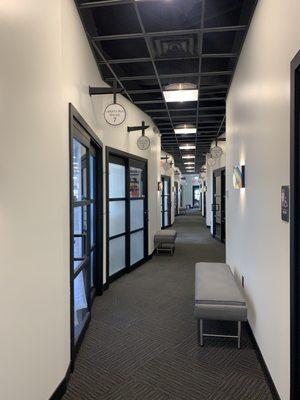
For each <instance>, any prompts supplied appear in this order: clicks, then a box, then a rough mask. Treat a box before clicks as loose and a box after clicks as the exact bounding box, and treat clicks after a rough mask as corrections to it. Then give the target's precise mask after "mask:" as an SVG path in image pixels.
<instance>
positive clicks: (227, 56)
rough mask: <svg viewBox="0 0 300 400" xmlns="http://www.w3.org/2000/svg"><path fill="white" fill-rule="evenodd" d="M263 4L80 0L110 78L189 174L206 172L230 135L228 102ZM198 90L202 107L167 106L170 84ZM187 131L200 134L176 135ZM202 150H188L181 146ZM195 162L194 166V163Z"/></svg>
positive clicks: (98, 55) (198, 103)
mask: <svg viewBox="0 0 300 400" xmlns="http://www.w3.org/2000/svg"><path fill="white" fill-rule="evenodd" d="M256 4H257V0H102V1H99V0H94V1H89V2H87V1H86V0H76V5H77V8H78V11H79V13H80V17H81V19H82V21H83V24H84V28H85V30H86V32H87V36H88V39H89V41H90V44H91V46H92V49H93V52H94V56H95V59H96V62H97V64H98V67H99V70H100V72H101V75H102V78H103V80H104V81H105V82H107V83H108V84H110V85H111V84H112V81H113V80H115V79H117V81H118V84H119V85H120V86H122V87H123V88H124V90H125V92H124V94H125V96H127V97H128V98H129V100H131V101H132V102H133V103H134V104H136V105H137V106H138V107H139V108H140V109H141V110H143V111H144V112H146V113H147V114H148V115H150V116H151V117H152V118H153V120H154V122H155V123H156V124H157V126H158V128H159V130H160V132H161V134H162V138H161V139H162V148H163V149H164V150H165V151H167V152H169V153H171V154H172V155H173V156H174V159H175V163H176V165H177V166H178V167H179V168H180V169H181V171H182V172H185V168H184V161H186V160H185V159H182V156H183V155H184V154H188V153H191V154H193V155H195V156H196V158H195V165H196V171H197V172H198V171H199V169H200V167H201V165H202V164H203V162H204V158H203V156H204V155H205V154H206V153H207V152H208V151H209V148H210V144H211V142H212V141H213V140H214V139H215V138H216V137H218V136H219V135H221V134H222V133H224V132H225V125H226V120H225V115H226V114H225V100H226V96H227V94H228V89H229V87H230V84H231V80H232V77H233V74H234V71H235V67H236V64H237V60H238V57H239V54H240V51H241V48H242V44H243V41H244V38H245V36H246V33H247V30H248V27H249V24H250V21H251V18H252V15H253V12H254V9H255V6H256ZM178 83H189V84H194V85H196V87H197V88H198V90H199V97H198V101H194V102H180V103H179V102H176V103H166V101H165V99H164V96H163V93H162V91H163V90H164V88H165V87H166V86H167V85H169V84H178ZM183 123H187V124H192V125H194V126H196V127H197V133H196V134H191V135H176V134H175V133H174V127H176V126H177V125H180V124H183ZM183 144H190V145H195V146H196V150H191V151H187V150H181V149H180V148H179V146H180V145H183ZM188 161H189V160H188Z"/></svg>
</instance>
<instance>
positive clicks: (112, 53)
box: [97, 38, 149, 59]
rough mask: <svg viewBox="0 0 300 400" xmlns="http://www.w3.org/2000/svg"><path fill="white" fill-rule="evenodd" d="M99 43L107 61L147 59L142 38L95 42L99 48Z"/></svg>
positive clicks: (147, 53) (146, 50)
mask: <svg viewBox="0 0 300 400" xmlns="http://www.w3.org/2000/svg"><path fill="white" fill-rule="evenodd" d="M100 43H101V48H102V50H103V51H104V52H105V54H106V55H107V58H108V59H120V58H134V57H149V52H148V49H147V45H146V43H145V40H144V39H143V38H137V39H122V40H107V41H104V42H97V45H98V46H99V47H100Z"/></svg>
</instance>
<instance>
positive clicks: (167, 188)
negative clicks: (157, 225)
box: [161, 175, 172, 229]
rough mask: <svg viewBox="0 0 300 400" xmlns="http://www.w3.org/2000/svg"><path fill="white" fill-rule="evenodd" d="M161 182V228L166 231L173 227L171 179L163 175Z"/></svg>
mask: <svg viewBox="0 0 300 400" xmlns="http://www.w3.org/2000/svg"><path fill="white" fill-rule="evenodd" d="M161 181H162V191H161V228H162V229H165V228H168V227H170V226H171V206H172V203H171V178H170V177H169V176H165V175H162V177H161Z"/></svg>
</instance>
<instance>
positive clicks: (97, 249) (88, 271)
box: [69, 104, 103, 367]
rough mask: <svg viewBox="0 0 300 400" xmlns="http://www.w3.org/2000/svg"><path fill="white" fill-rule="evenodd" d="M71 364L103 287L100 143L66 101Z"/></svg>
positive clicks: (101, 155)
mask: <svg viewBox="0 0 300 400" xmlns="http://www.w3.org/2000/svg"><path fill="white" fill-rule="evenodd" d="M69 115H70V128H69V129H70V235H71V237H70V293H71V362H72V367H73V365H74V360H75V357H76V353H77V351H78V349H79V347H80V344H81V342H82V339H83V337H84V334H85V331H86V329H87V327H88V324H89V321H90V319H91V307H92V303H93V300H94V298H95V296H96V295H101V294H102V287H103V283H102V282H103V181H102V170H103V169H102V157H103V154H102V149H103V146H102V143H101V141H100V140H99V139H98V137H97V136H96V135H95V133H94V132H93V131H92V130H91V128H90V127H89V126H88V125H87V123H86V122H85V121H84V119H83V118H82V117H81V116H80V114H79V113H78V112H77V111H76V109H75V108H74V107H73V106H72V104H70V105H69Z"/></svg>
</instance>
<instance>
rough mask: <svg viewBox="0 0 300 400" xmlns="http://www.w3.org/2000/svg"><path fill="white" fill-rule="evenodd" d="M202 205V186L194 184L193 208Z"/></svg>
mask: <svg viewBox="0 0 300 400" xmlns="http://www.w3.org/2000/svg"><path fill="white" fill-rule="evenodd" d="M199 207H200V186H199V185H194V186H193V208H199Z"/></svg>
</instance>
